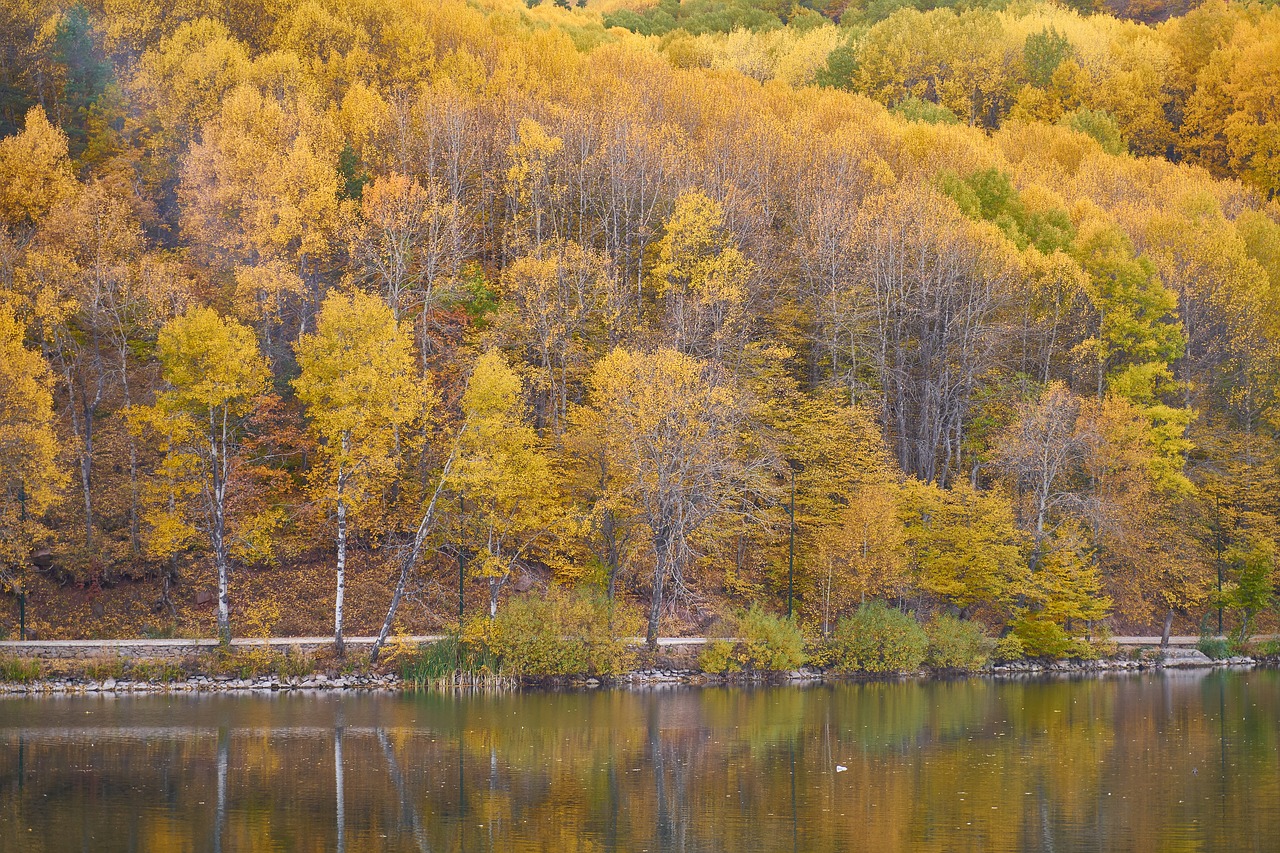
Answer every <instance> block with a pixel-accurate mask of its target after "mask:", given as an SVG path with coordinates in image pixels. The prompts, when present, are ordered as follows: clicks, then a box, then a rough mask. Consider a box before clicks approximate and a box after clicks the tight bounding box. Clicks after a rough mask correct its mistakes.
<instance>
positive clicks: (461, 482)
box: [446, 350, 561, 618]
mask: <svg viewBox="0 0 1280 853" xmlns="http://www.w3.org/2000/svg"><path fill="white" fill-rule="evenodd" d="M524 409H525V402H524V384H523V383H522V382H521V381H520V377H519V376H518V375H517V374H516V373H515V372H514V371H513V370H512V369H511V366H510V365H509V364H508V363H507V361H506V359H505V358H503V356H502V354H501V353H499V352H498V351H497V350H489V351H488V352H486V353H484V354H483V355H481V356H480V358H478V359H477V360H476V363H475V365H474V366H473V367H472V369H471V376H470V378H469V379H468V380H467V389H466V392H465V393H464V394H463V396H462V415H463V418H464V422H463V426H462V429H461V431H460V432H459V435H458V453H457V459H456V461H455V462H454V463H453V467H452V470H450V471H449V473H448V477H447V478H446V483H447V486H448V488H449V489H450V490H451V491H452V492H453V493H454V494H456V495H457V496H458V498H459V500H460V501H462V502H463V505H464V506H465V507H466V509H465V511H464V512H463V513H462V519H461V521H462V524H463V525H464V528H465V529H466V531H467V541H468V542H474V543H477V545H476V548H477V553H475V554H473V555H471V556H470V559H469V564H470V570H471V574H472V575H473V576H474V577H478V578H482V579H483V580H484V581H485V582H486V583H487V585H488V587H489V616H490V618H492V617H493V616H494V615H495V614H497V612H498V597H499V595H500V593H501V592H502V589H503V587H504V586H506V584H507V582H508V581H510V580H511V578H512V575H513V573H514V572H515V571H516V570H517V569H518V568H519V567H520V565H521V563H522V561H524V560H526V559H528V558H529V557H530V555H531V551H532V549H534V548H535V547H536V546H538V545H539V544H540V543H541V544H549V539H550V536H551V535H552V533H553V532H554V531H555V528H556V525H557V522H559V521H560V520H561V514H560V505H559V498H558V495H557V492H558V485H557V475H556V473H555V470H554V468H553V467H552V464H551V460H550V458H549V457H548V456H547V454H546V453H545V452H544V451H543V450H542V448H541V446H540V443H539V441H538V436H537V433H536V432H534V430H533V428H532V427H531V426H529V424H528V423H526V421H525V416H524V415H525V412H524Z"/></svg>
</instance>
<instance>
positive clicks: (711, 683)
mask: <svg viewBox="0 0 1280 853" xmlns="http://www.w3.org/2000/svg"><path fill="white" fill-rule="evenodd" d="M1200 657H1201V658H1203V655H1201V656H1200ZM1277 664H1280V661H1274V660H1269V659H1254V658H1249V657H1243V656H1236V657H1231V658H1224V659H1221V660H1210V659H1208V658H1204V659H1203V660H1201V659H1199V658H1193V657H1190V656H1175V657H1174V658H1173V659H1166V658H1164V657H1163V656H1160V655H1155V656H1152V657H1150V658H1149V659H1139V660H1120V659H1099V660H1079V661H1077V660H1057V661H1013V662H1008V663H1000V664H994V665H988V666H987V667H984V668H983V669H980V670H974V671H964V670H927V669H926V670H919V671H916V672H906V673H865V672H863V673H839V672H829V671H824V670H819V669H811V668H803V669H799V670H794V671H791V672H765V673H728V674H725V673H708V672H702V671H700V670H694V669H677V668H653V669H641V670H635V671H632V672H627V673H623V674H621V675H616V676H593V675H574V676H525V677H516V676H509V675H508V676H494V677H493V678H492V679H490V680H486V679H484V678H481V679H480V680H479V681H476V682H473V683H470V684H462V683H441V682H433V683H424V682H420V681H414V680H411V679H406V678H404V677H403V676H401V675H398V674H395V673H356V674H349V675H338V676H331V675H328V674H326V673H323V672H315V673H312V674H308V675H294V676H277V675H269V676H253V677H248V678H236V677H234V676H230V675H206V674H197V675H190V676H188V677H186V678H178V679H174V680H167V681H165V680H142V679H130V678H120V679H117V678H114V677H108V678H105V679H92V678H81V677H73V676H68V677H62V678H58V677H55V678H42V679H35V680H32V681H26V682H22V681H0V697H15V696H27V697H31V696H95V695H96V696H113V697H114V696H132V695H157V694H159V695H172V694H226V693H254V694H257V693H268V694H281V693H285V694H288V693H304V694H323V693H332V692H335V691H342V692H378V693H409V692H428V691H442V692H450V691H464V692H465V691H476V692H506V691H511V690H522V689H531V690H538V689H569V690H597V689H602V688H624V689H628V688H654V687H657V688H661V687H757V686H760V687H763V686H788V685H790V686H812V685H818V684H839V683H842V682H844V683H865V682H876V681H949V680H956V679H968V678H989V679H992V680H997V681H1005V680H1013V679H1020V678H1034V677H1042V676H1046V675H1049V676H1070V675H1101V674H1118V673H1139V672H1152V671H1163V670H1200V671H1204V670H1210V669H1252V668H1255V667H1267V666H1276V665H1277Z"/></svg>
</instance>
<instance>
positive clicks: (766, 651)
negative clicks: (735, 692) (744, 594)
mask: <svg viewBox="0 0 1280 853" xmlns="http://www.w3.org/2000/svg"><path fill="white" fill-rule="evenodd" d="M723 632H724V633H725V634H727V635H729V637H731V638H729V637H727V638H723V639H715V640H712V641H711V642H709V643H707V645H706V647H705V648H704V649H703V651H702V654H701V655H700V656H699V657H698V665H699V666H700V667H701V668H702V671H703V672H744V671H745V672H782V671H786V670H792V669H796V668H797V667H799V666H801V665H802V664H803V663H804V660H805V652H804V635H803V634H802V633H801V632H800V628H799V626H798V625H796V623H795V622H794V621H792V620H790V619H783V618H781V617H779V616H774V615H773V614H771V613H768V612H766V611H765V610H764V609H762V608H761V607H760V606H759V605H754V604H753V605H752V606H751V609H750V610H747V611H745V612H743V613H740V614H738V615H737V616H735V617H734V618H733V619H731V620H730V621H729V622H728V623H727V624H726V625H725V626H724V629H723Z"/></svg>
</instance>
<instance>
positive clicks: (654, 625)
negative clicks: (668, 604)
mask: <svg viewBox="0 0 1280 853" xmlns="http://www.w3.org/2000/svg"><path fill="white" fill-rule="evenodd" d="M654 551H655V552H656V556H657V559H656V560H654V566H653V596H652V599H651V600H650V602H649V628H648V631H647V632H646V633H645V637H644V641H645V645H647V646H648V647H649V650H650V651H656V650H657V648H658V620H659V619H660V618H661V617H662V584H663V581H665V580H666V576H667V558H668V554H670V551H671V546H670V544H669V543H667V542H665V541H664V539H663V537H658V541H657V542H656V543H655V547H654Z"/></svg>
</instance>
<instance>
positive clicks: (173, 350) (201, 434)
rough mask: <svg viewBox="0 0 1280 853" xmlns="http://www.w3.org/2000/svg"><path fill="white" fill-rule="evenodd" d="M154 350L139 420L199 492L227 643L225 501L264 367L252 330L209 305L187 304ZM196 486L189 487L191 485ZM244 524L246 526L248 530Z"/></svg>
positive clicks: (229, 529)
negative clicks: (154, 368) (148, 397)
mask: <svg viewBox="0 0 1280 853" xmlns="http://www.w3.org/2000/svg"><path fill="white" fill-rule="evenodd" d="M158 351H159V352H158V354H159V358H160V364H161V369H162V375H163V378H164V381H165V385H166V388H165V390H163V391H161V392H160V393H158V394H157V395H156V402H155V405H154V406H151V407H148V408H147V409H146V410H143V411H140V412H139V413H138V419H139V422H140V423H142V424H145V425H146V426H147V427H149V428H150V429H151V430H153V431H154V432H155V433H157V434H158V435H159V437H160V439H161V441H162V443H163V449H164V453H165V459H166V464H169V465H171V466H174V467H179V468H181V469H184V470H185V471H186V472H188V473H189V474H190V475H191V476H192V477H193V479H194V480H195V482H196V483H198V492H197V493H196V494H194V495H192V496H191V497H192V498H193V499H194V500H195V501H197V502H198V506H199V509H198V510H197V511H196V512H195V513H194V516H195V517H196V518H198V521H197V522H196V526H198V527H199V528H200V529H201V531H202V532H203V534H204V537H205V538H206V540H207V543H206V544H207V545H208V548H209V549H210V551H212V556H213V562H214V567H215V569H216V571H217V575H218V634H219V636H220V637H221V639H222V641H223V642H224V643H226V642H230V640H231V617H230V607H231V600H230V596H229V594H228V579H229V577H230V572H231V559H232V554H233V552H234V551H235V549H234V548H233V542H232V535H233V534H234V533H235V532H236V526H237V525H236V522H237V521H238V520H236V519H232V518H229V514H228V498H229V496H230V494H229V493H230V490H231V489H233V488H234V486H235V484H236V478H237V475H238V474H239V471H238V470H237V468H238V464H237V463H238V462H239V460H238V459H237V448H238V446H239V443H240V439H241V435H242V430H243V427H244V421H245V418H246V416H247V415H248V414H249V412H250V411H251V409H252V408H253V406H254V404H255V403H256V402H257V400H258V398H259V397H260V396H261V395H262V394H263V392H264V391H265V390H266V384H267V378H268V376H269V373H268V370H267V365H266V362H265V360H264V359H263V357H262V354H261V352H260V351H259V350H258V345H257V342H256V341H255V340H254V335H253V332H252V331H251V330H250V329H248V328H247V327H245V326H243V325H241V324H240V323H237V322H235V321H234V320H227V319H224V318H222V317H220V316H219V315H218V314H217V312H215V311H214V310H212V309H210V308H192V309H191V310H189V311H187V313H185V314H183V315H181V316H179V317H175V318H174V319H173V320H171V321H169V322H168V323H166V324H165V326H164V328H162V329H161V330H160V336H159V340H158ZM193 491H194V490H193ZM247 526H248V525H246V527H247Z"/></svg>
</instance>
